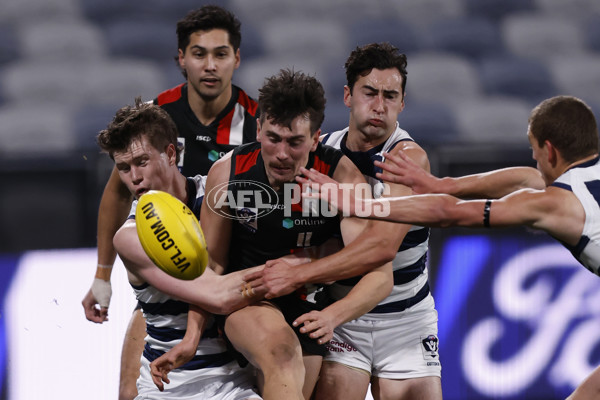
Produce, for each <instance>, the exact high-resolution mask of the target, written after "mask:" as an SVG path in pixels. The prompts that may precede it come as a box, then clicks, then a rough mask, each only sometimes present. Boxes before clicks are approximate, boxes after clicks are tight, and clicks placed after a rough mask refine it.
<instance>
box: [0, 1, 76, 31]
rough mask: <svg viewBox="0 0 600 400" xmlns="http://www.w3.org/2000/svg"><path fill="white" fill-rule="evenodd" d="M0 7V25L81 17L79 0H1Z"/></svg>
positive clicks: (69, 19)
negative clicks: (0, 10)
mask: <svg viewBox="0 0 600 400" xmlns="http://www.w3.org/2000/svg"><path fill="white" fill-rule="evenodd" d="M1 8H2V12H0V26H2V25H12V24H15V23H18V24H22V23H33V22H40V23H41V22H45V21H73V20H78V19H80V18H81V9H80V3H79V0H2V6H1Z"/></svg>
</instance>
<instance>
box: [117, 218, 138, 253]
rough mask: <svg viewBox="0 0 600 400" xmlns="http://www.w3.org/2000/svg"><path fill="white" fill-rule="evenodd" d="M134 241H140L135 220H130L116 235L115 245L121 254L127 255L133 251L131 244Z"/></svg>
mask: <svg viewBox="0 0 600 400" xmlns="http://www.w3.org/2000/svg"><path fill="white" fill-rule="evenodd" d="M134 240H138V238H137V229H136V225H135V220H133V219H128V220H127V221H125V223H124V224H123V225H122V226H121V227H120V228H119V229H118V230H117V232H116V233H115V236H114V237H113V245H114V246H115V250H117V252H118V253H119V254H121V253H126V252H127V251H129V250H131V249H132V246H131V244H132V241H134Z"/></svg>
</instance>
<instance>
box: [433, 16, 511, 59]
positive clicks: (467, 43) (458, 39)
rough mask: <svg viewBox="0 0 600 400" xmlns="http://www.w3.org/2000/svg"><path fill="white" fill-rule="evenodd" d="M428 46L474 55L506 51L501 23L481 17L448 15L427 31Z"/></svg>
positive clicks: (477, 56) (474, 57)
mask: <svg viewBox="0 0 600 400" xmlns="http://www.w3.org/2000/svg"><path fill="white" fill-rule="evenodd" d="M423 36H424V39H425V42H426V45H427V48H428V49H430V50H436V51H445V52H449V53H454V54H457V55H460V56H463V57H468V58H471V59H478V58H480V57H483V56H489V55H493V54H496V55H498V54H503V53H504V51H505V50H504V47H503V44H502V38H501V35H500V31H499V29H498V26H497V24H495V23H492V22H490V20H488V19H485V18H481V17H460V18H451V19H444V20H441V21H436V22H434V23H432V24H430V25H429V26H428V27H427V29H426V30H425V31H424V33H423Z"/></svg>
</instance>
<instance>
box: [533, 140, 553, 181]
mask: <svg viewBox="0 0 600 400" xmlns="http://www.w3.org/2000/svg"><path fill="white" fill-rule="evenodd" d="M527 139H529V144H530V146H531V153H532V157H533V159H534V160H535V161H536V163H537V169H538V171H540V172H541V173H542V178H543V179H544V182H545V183H546V185H550V184H551V183H552V182H553V181H554V179H555V178H554V177H552V176H551V173H552V169H551V168H550V164H549V162H548V148H547V146H542V147H540V145H539V144H538V140H537V139H536V138H535V137H534V136H533V135H532V134H531V131H529V130H528V132H527Z"/></svg>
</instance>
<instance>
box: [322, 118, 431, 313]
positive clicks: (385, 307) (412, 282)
mask: <svg viewBox="0 0 600 400" xmlns="http://www.w3.org/2000/svg"><path fill="white" fill-rule="evenodd" d="M347 135H348V128H346V129H343V130H341V131H336V132H332V133H329V134H327V135H325V136H324V137H323V139H322V143H325V144H327V145H330V146H332V147H335V148H337V149H340V150H342V152H343V153H344V155H346V156H347V157H348V158H350V160H352V162H353V163H354V164H355V165H356V166H357V167H358V169H359V170H360V171H361V172H362V173H363V175H364V176H365V179H366V180H367V182H368V183H369V184H370V185H371V187H372V189H373V196H374V197H375V198H378V197H381V196H382V194H383V193H384V184H383V182H381V181H380V180H378V179H377V178H376V177H375V173H376V172H381V169H379V168H375V166H374V164H373V162H374V161H375V160H378V161H384V157H383V155H382V154H383V153H384V152H389V151H391V150H392V149H393V148H394V147H395V146H396V145H397V144H398V143H399V142H401V141H406V140H410V141H413V139H412V138H411V137H410V135H409V134H408V133H407V132H406V131H405V130H403V129H400V128H399V127H398V123H396V130H395V131H394V133H392V135H391V136H390V137H389V138H388V140H386V141H385V142H384V143H382V144H381V145H379V146H377V147H374V148H373V149H370V150H369V151H365V152H360V151H356V152H355V151H351V150H349V149H348V148H347V147H346V137H347ZM428 242H429V228H423V227H419V226H413V227H411V229H410V231H409V232H408V233H407V234H406V236H405V237H404V240H403V242H402V244H401V245H400V248H399V249H398V253H396V256H395V257H394V260H393V261H392V266H393V271H394V272H393V274H394V287H393V289H392V292H391V293H390V295H389V296H388V297H387V298H385V299H384V300H383V301H382V302H381V303H379V305H377V306H376V307H375V308H374V309H373V310H371V311H370V313H392V312H400V311H404V310H405V309H407V308H408V307H411V306H412V305H414V304H417V303H418V302H420V301H421V300H423V299H424V298H425V297H427V296H428V295H429V283H428V271H427V266H426V261H427V249H428ZM359 279H360V277H356V278H351V279H345V280H342V281H338V282H335V283H334V284H332V285H331V286H329V287H328V288H327V290H328V292H329V295H330V297H331V298H332V299H333V300H338V299H340V298H342V297H344V296H345V295H346V294H347V293H348V292H349V291H350V290H351V289H352V286H353V285H355V284H356V283H357V282H358V280H359Z"/></svg>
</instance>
